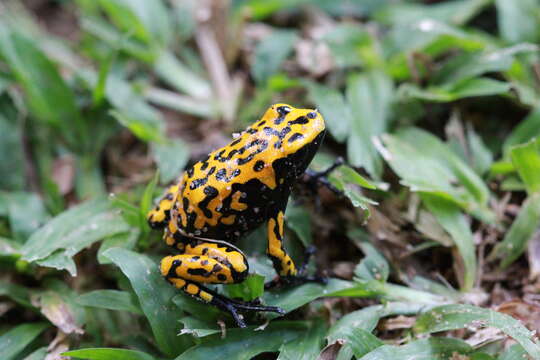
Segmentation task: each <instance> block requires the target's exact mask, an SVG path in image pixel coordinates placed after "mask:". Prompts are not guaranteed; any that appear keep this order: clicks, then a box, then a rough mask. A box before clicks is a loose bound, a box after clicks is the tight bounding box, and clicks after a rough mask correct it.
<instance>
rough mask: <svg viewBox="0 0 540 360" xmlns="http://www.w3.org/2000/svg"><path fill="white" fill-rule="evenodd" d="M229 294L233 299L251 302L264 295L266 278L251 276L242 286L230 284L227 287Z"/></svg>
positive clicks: (256, 275)
mask: <svg viewBox="0 0 540 360" xmlns="http://www.w3.org/2000/svg"><path fill="white" fill-rule="evenodd" d="M226 290H227V294H228V295H229V297H231V298H233V299H242V300H244V301H251V300H253V299H256V298H258V297H260V296H262V294H263V293H264V276H262V275H258V274H250V275H249V276H248V277H247V279H246V280H244V281H243V282H241V283H240V284H230V285H228V286H227V287H226Z"/></svg>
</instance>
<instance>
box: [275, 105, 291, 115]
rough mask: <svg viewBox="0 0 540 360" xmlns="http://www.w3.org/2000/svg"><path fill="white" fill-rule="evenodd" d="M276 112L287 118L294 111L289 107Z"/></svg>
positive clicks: (283, 107)
mask: <svg viewBox="0 0 540 360" xmlns="http://www.w3.org/2000/svg"><path fill="white" fill-rule="evenodd" d="M276 110H277V112H278V114H279V115H281V116H285V115H287V114H288V113H290V112H291V110H292V109H291V108H290V107H288V106H280V107H278V108H277V109H276Z"/></svg>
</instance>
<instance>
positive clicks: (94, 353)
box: [62, 348, 154, 360]
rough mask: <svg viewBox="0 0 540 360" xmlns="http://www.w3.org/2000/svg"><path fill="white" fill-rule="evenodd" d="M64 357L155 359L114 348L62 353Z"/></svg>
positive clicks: (105, 359) (98, 359)
mask: <svg viewBox="0 0 540 360" xmlns="http://www.w3.org/2000/svg"><path fill="white" fill-rule="evenodd" d="M62 356H72V357H75V358H77V359H88V360H112V359H114V360H154V357H153V356H151V355H148V354H146V353H143V352H141V351H135V350H128V349H114V348H89V349H79V350H72V351H67V352H65V353H62Z"/></svg>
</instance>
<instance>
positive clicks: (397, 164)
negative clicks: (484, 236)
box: [379, 127, 494, 222]
mask: <svg viewBox="0 0 540 360" xmlns="http://www.w3.org/2000/svg"><path fill="white" fill-rule="evenodd" d="M382 140H383V143H384V145H385V146H386V147H380V148H379V151H380V152H381V154H383V155H384V157H385V160H386V161H387V162H388V164H389V165H390V166H391V167H392V169H393V170H394V172H396V173H397V174H398V175H399V176H400V177H401V179H402V180H401V182H402V183H403V184H404V185H406V186H408V187H410V189H411V190H412V191H420V192H426V193H433V194H435V195H438V196H443V197H444V198H446V199H448V200H450V201H453V202H455V203H456V204H458V205H459V206H461V207H462V208H463V209H464V210H465V211H468V212H471V213H472V214H473V215H475V216H477V217H479V218H481V219H482V220H484V221H487V222H493V221H494V215H493V214H492V212H491V211H490V210H489V209H487V202H488V199H489V196H490V193H489V190H488V188H487V186H486V184H485V183H484V182H483V181H482V179H481V178H480V177H479V176H478V175H477V174H476V173H475V172H474V170H472V169H471V168H470V167H469V166H468V165H467V164H465V163H464V162H463V161H462V160H461V159H460V158H459V157H458V156H457V155H456V154H455V153H454V152H453V151H452V150H451V149H450V148H449V147H448V146H446V145H445V144H443V143H442V142H441V141H440V140H439V139H438V138H437V137H435V136H434V135H432V134H430V133H428V132H426V131H424V130H420V129H417V128H412V127H411V128H405V129H401V130H399V131H397V132H396V133H395V134H394V135H387V134H385V135H383V136H382Z"/></svg>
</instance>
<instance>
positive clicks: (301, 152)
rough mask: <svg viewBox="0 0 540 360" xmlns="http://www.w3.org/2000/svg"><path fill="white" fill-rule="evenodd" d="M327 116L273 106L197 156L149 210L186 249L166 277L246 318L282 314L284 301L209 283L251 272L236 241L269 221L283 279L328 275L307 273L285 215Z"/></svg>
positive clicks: (167, 262)
mask: <svg viewBox="0 0 540 360" xmlns="http://www.w3.org/2000/svg"><path fill="white" fill-rule="evenodd" d="M324 135H325V122H324V119H323V117H322V115H321V114H320V112H319V111H317V110H315V109H301V108H295V107H293V106H291V105H288V104H283V103H279V104H274V105H272V106H270V107H269V108H268V109H267V110H266V112H265V113H264V115H263V116H262V118H260V120H257V121H256V122H254V123H253V124H252V125H251V126H249V127H248V128H247V129H246V130H244V131H243V132H241V133H240V134H237V136H236V137H234V138H233V139H232V141H231V142H229V143H228V144H227V145H225V146H223V147H221V148H219V149H217V150H215V151H213V152H211V153H210V154H208V156H206V158H204V159H203V160H201V161H198V162H196V163H195V164H193V165H192V166H191V167H189V168H188V169H187V170H186V171H184V173H183V175H182V176H181V177H180V178H179V180H178V181H177V182H176V183H174V184H173V185H171V186H170V187H169V188H168V189H166V191H165V194H164V195H163V197H162V198H161V199H160V200H159V201H158V202H157V205H156V206H155V207H154V208H153V209H152V210H151V211H150V212H149V213H148V215H147V220H148V224H149V225H150V227H151V228H152V229H163V231H164V235H163V238H164V240H165V242H166V244H167V245H169V246H171V247H173V248H175V249H176V251H177V252H178V254H176V255H169V256H166V257H164V258H163V259H162V260H161V263H160V271H161V274H162V275H163V277H165V279H166V280H167V281H168V282H169V283H171V284H172V285H173V286H175V287H176V288H178V289H180V290H182V291H184V292H185V293H186V294H188V295H190V296H192V297H195V298H197V299H198V300H201V301H203V302H206V303H208V304H210V305H214V306H216V307H218V308H219V309H221V310H223V311H225V312H228V313H230V314H231V315H232V317H233V319H234V320H235V322H236V324H237V325H238V326H239V327H241V328H243V327H246V324H245V322H244V320H243V316H242V315H241V314H240V312H241V311H254V312H275V313H278V314H284V311H283V310H282V309H281V308H279V307H274V306H263V305H261V303H260V302H258V301H250V302H247V301H239V300H236V299H231V298H228V297H226V296H224V295H222V294H219V293H218V292H217V291H215V290H212V289H210V288H208V287H207V286H206V285H208V284H237V283H241V282H243V281H244V280H245V279H246V277H247V276H248V274H249V264H248V261H247V257H246V255H245V254H244V253H243V252H242V251H241V250H240V249H239V248H238V247H237V246H236V245H235V243H236V242H237V241H238V240H239V239H240V238H241V237H243V236H245V235H247V234H248V233H250V232H251V231H253V230H255V229H256V228H258V227H259V226H261V225H263V224H264V223H265V222H266V228H267V247H266V254H267V256H268V257H269V258H270V260H271V261H272V264H273V267H274V269H275V271H276V273H277V276H276V278H274V280H272V281H271V282H270V285H269V284H266V285H267V286H266V287H267V288H269V287H272V286H274V285H276V284H290V283H301V282H304V281H320V280H321V278H320V277H313V276H312V277H309V276H306V275H305V274H304V272H305V264H304V265H303V266H301V267H297V266H296V265H295V263H294V261H293V259H292V258H291V256H290V255H289V254H288V253H287V250H286V249H285V247H284V244H283V239H284V213H285V210H286V207H287V202H288V200H289V195H290V194H291V190H292V188H293V185H294V184H295V183H296V182H297V181H298V179H299V178H300V177H301V176H302V175H303V174H304V172H305V171H306V170H307V168H308V166H309V164H310V162H311V161H312V159H313V157H314V156H315V154H316V152H317V151H318V149H319V148H320V146H321V143H322V141H323V138H324Z"/></svg>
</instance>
